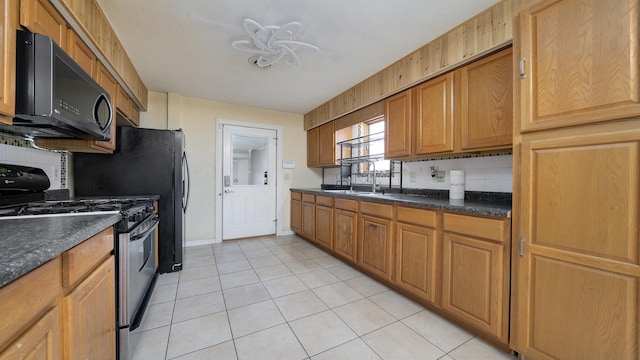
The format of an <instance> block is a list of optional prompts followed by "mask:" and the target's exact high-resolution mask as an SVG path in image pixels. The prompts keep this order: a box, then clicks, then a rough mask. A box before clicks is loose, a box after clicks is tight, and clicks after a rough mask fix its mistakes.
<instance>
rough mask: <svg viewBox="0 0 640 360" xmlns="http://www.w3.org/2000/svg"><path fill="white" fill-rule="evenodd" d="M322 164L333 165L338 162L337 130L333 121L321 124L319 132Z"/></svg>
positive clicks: (319, 156)
mask: <svg viewBox="0 0 640 360" xmlns="http://www.w3.org/2000/svg"><path fill="white" fill-rule="evenodd" d="M319 139H320V141H319V142H320V144H319V146H320V147H319V155H318V158H319V161H320V165H323V166H333V165H335V164H336V153H335V151H336V132H335V127H334V123H333V121H332V122H330V123H327V124H324V125H322V126H320V134H319Z"/></svg>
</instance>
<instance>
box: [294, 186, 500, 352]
mask: <svg viewBox="0 0 640 360" xmlns="http://www.w3.org/2000/svg"><path fill="white" fill-rule="evenodd" d="M298 198H300V199H301V200H297V199H298ZM305 199H306V200H305ZM330 200H333V202H331V201H330ZM314 202H315V203H314ZM298 204H299V205H298ZM298 206H299V207H300V210H296V209H294V207H298ZM294 212H295V213H298V214H300V215H299V217H298V218H299V219H300V230H294V231H295V232H296V233H298V234H299V235H301V236H302V237H305V238H306V239H307V240H309V241H314V242H315V243H317V244H318V245H322V246H323V247H324V248H326V249H330V250H331V252H332V253H334V254H335V255H338V256H339V257H341V258H343V259H345V260H347V261H348V262H351V263H352V264H353V265H354V266H355V267H357V268H360V269H362V270H365V271H367V272H368V273H370V274H372V275H374V277H377V278H378V280H381V281H383V282H385V283H386V284H388V285H389V286H391V287H395V288H396V289H398V290H402V291H404V292H405V293H407V294H411V295H413V298H414V299H416V300H418V301H420V302H422V303H423V304H425V305H426V306H431V307H432V308H435V309H437V310H439V311H442V312H446V313H447V314H448V315H450V316H451V317H453V318H455V319H457V320H458V321H459V322H461V323H464V324H466V325H468V326H469V327H472V328H475V329H477V330H478V332H479V333H482V334H483V335H484V336H485V337H487V338H490V339H492V340H493V341H497V342H500V343H502V344H504V345H506V344H508V343H509V300H510V299H509V296H510V280H511V277H510V265H511V257H510V256H509V253H510V250H511V246H510V237H511V219H510V218H486V217H480V216H473V215H461V214H455V213H447V212H443V211H437V210H429V209H420V208H413V207H407V206H402V205H391V204H388V203H378V202H374V201H357V200H350V199H343V198H339V197H336V198H334V199H328V197H327V196H322V195H318V196H315V197H314V195H312V194H300V193H295V192H292V221H291V223H292V228H293V224H294V222H297V220H296V219H297V218H295V217H294V215H293V214H294ZM295 216H298V215H295ZM328 230H330V231H328ZM329 244H331V245H329Z"/></svg>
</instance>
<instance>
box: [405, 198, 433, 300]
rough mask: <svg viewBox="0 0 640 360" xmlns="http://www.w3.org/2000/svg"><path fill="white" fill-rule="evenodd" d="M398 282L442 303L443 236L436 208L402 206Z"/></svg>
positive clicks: (421, 295)
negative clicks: (439, 233)
mask: <svg viewBox="0 0 640 360" xmlns="http://www.w3.org/2000/svg"><path fill="white" fill-rule="evenodd" d="M396 219H397V225H396V238H395V247H396V256H395V262H396V264H395V269H396V273H395V277H394V282H395V284H397V285H398V286H401V287H402V288H403V289H405V290H407V291H410V292H411V293H413V294H415V295H417V296H419V297H420V298H422V299H424V300H427V301H429V302H430V303H433V304H436V303H438V294H439V293H440V291H439V290H438V286H439V284H440V282H439V279H440V264H439V262H440V256H439V255H438V254H439V252H440V251H441V246H439V244H440V240H439V239H438V233H437V227H438V220H437V219H438V216H437V213H436V212H435V211H433V210H423V209H415V208H409V207H404V206H398V209H397V216H396Z"/></svg>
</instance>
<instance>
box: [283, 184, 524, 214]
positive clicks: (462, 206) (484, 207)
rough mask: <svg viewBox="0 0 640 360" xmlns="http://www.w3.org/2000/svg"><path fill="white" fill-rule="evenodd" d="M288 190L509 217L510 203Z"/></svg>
mask: <svg viewBox="0 0 640 360" xmlns="http://www.w3.org/2000/svg"><path fill="white" fill-rule="evenodd" d="M289 190H290V191H295V192H300V193H307V194H315V195H323V196H331V197H337V198H345V199H352V200H363V201H371V202H379V203H387V204H394V205H405V206H412V207H417V208H423V209H431V210H441V211H447V212H454V213H459V214H467V215H476V216H489V217H496V218H511V211H512V208H511V204H504V203H493V202H489V201H465V200H449V199H441V198H430V197H428V196H424V195H401V194H400V195H399V194H386V195H382V194H379V195H378V194H367V195H357V194H348V193H340V192H332V191H326V190H322V189H300V188H291V189H289Z"/></svg>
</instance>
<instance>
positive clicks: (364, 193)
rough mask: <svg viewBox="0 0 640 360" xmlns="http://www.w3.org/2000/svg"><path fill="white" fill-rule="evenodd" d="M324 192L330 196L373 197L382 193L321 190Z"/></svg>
mask: <svg viewBox="0 0 640 360" xmlns="http://www.w3.org/2000/svg"><path fill="white" fill-rule="evenodd" d="M322 191H324V192H328V193H332V194H350V195H374V194H382V193H374V192H369V191H356V190H322Z"/></svg>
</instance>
